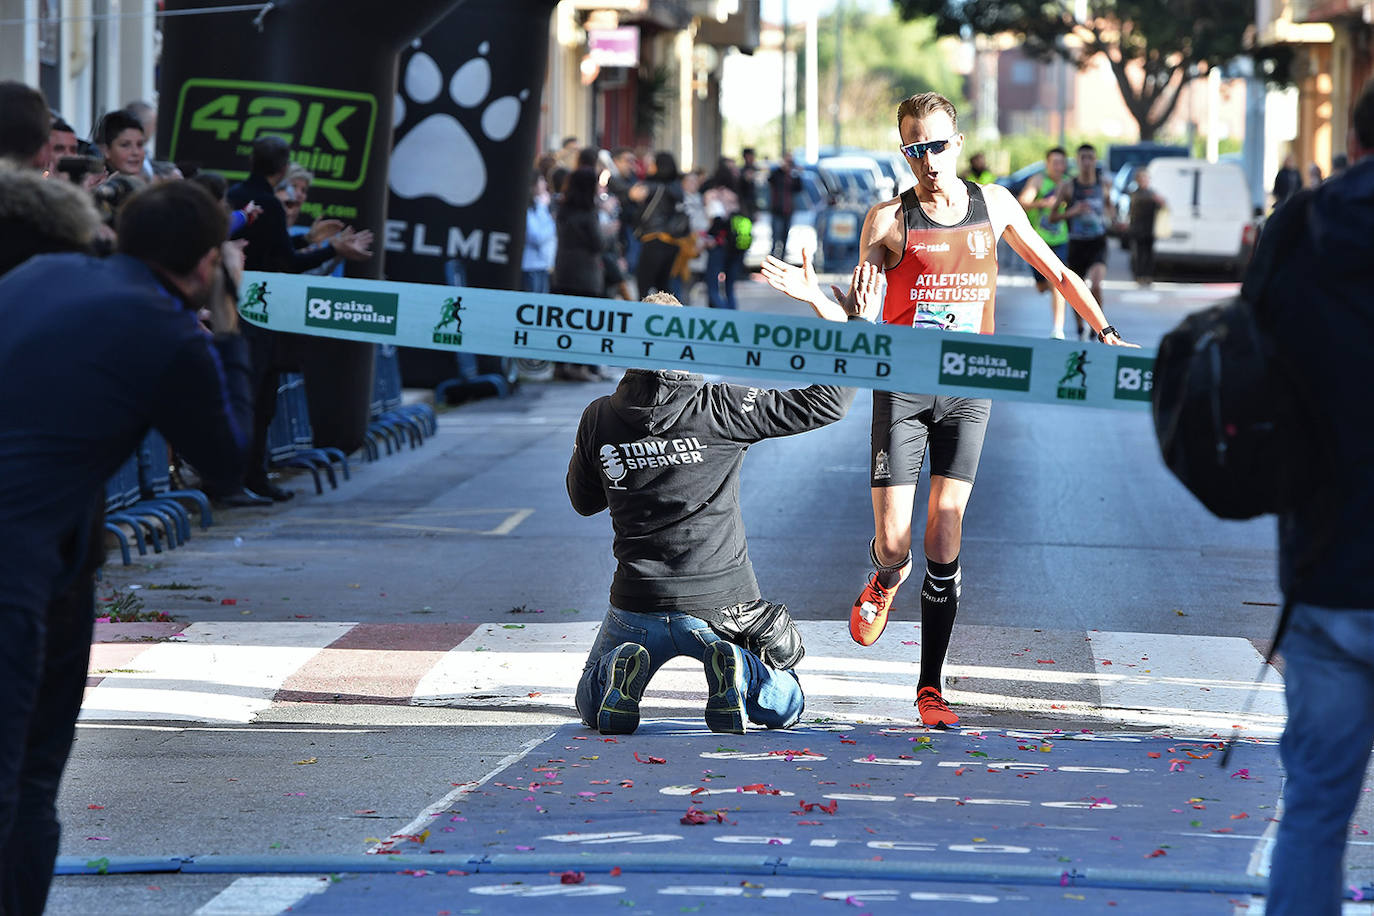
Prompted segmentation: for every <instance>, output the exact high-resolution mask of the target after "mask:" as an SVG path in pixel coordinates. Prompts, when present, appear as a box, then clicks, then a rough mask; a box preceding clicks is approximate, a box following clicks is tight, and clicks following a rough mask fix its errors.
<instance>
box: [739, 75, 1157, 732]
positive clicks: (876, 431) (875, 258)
mask: <svg viewBox="0 0 1374 916" xmlns="http://www.w3.org/2000/svg"><path fill="white" fill-rule="evenodd" d="M957 117H958V116H957V113H956V112H955V109H954V105H953V104H951V103H950V101H949V100H948V99H946V98H945V97H944V96H942V95H939V94H938V93H934V92H926V93H922V94H920V95H914V96H911V97H910V98H908V99H905V100H904V101H903V102H902V103H901V104H900V105H899V106H898V107H897V130H898V132H899V133H900V134H901V138H902V147H901V149H902V153H903V154H904V155H905V156H906V160H907V164H908V165H909V166H910V168H911V171H912V174H913V175H914V176H915V177H916V186H915V187H914V188H911V189H909V190H907V191H905V192H903V193H902V195H901V196H900V197H898V198H894V199H892V200H888V201H885V202H883V203H880V204H876V205H874V207H873V208H872V209H870V210H869V211H868V216H867V217H866V218H865V220H864V228H863V236H862V238H861V240H860V251H859V257H860V260H861V261H866V262H868V263H872V264H874V265H877V266H881V267H882V268H883V269H884V270H885V271H886V279H887V294H886V297H885V299H884V302H883V320H884V321H885V322H887V323H889V324H906V325H911V326H913V327H918V328H935V329H938V330H943V331H962V332H967V333H974V334H976V333H983V334H991V333H992V332H993V329H994V327H995V324H996V322H995V319H994V312H993V307H994V302H995V294H996V290H997V254H996V252H997V240H998V239H999V238H1002V237H1004V236H1005V238H1006V240H1007V242H1008V243H1009V244H1010V245H1011V248H1012V250H1013V251H1015V252H1016V253H1017V254H1019V255H1020V256H1021V257H1023V258H1025V259H1026V261H1027V262H1028V263H1029V264H1030V266H1031V267H1033V268H1035V269H1036V270H1037V271H1039V272H1040V273H1041V274H1043V275H1044V276H1046V277H1048V278H1049V280H1050V282H1051V283H1053V284H1054V286H1055V288H1056V289H1058V290H1059V292H1060V293H1061V294H1063V296H1064V298H1065V299H1067V300H1068V302H1069V304H1070V305H1072V306H1073V308H1074V311H1075V312H1077V313H1079V314H1080V315H1082V316H1083V317H1084V318H1085V319H1086V320H1087V321H1088V323H1089V324H1090V326H1092V327H1093V328H1094V330H1096V331H1097V332H1098V337H1099V339H1100V340H1101V341H1102V342H1103V343H1107V344H1111V345H1114V346H1130V344H1125V343H1124V342H1123V341H1122V339H1121V337H1120V335H1118V334H1117V332H1116V329H1115V328H1112V327H1111V326H1109V325H1108V324H1107V319H1106V318H1105V317H1104V316H1103V314H1102V311H1101V310H1100V309H1099V308H1098V307H1097V303H1096V302H1094V301H1093V299H1092V296H1091V295H1090V294H1089V293H1088V290H1087V288H1086V287H1084V285H1083V283H1082V281H1081V280H1079V279H1078V278H1077V277H1075V276H1073V275H1072V274H1070V273H1069V272H1068V271H1067V270H1066V269H1065V267H1064V265H1063V264H1062V263H1061V262H1060V260H1059V259H1058V258H1057V257H1055V256H1054V252H1052V251H1051V250H1050V248H1049V246H1048V245H1046V244H1045V242H1044V240H1043V239H1041V238H1040V236H1039V235H1037V234H1036V232H1035V230H1034V229H1033V228H1031V224H1030V221H1029V220H1027V218H1026V213H1025V211H1024V210H1022V209H1021V205H1020V204H1019V203H1018V202H1017V201H1016V198H1014V197H1012V195H1011V192H1010V191H1008V190H1006V189H1005V188H1002V187H1000V186H998V185H986V186H980V185H977V184H974V183H973V182H969V181H964V180H961V179H960V178H958V177H957V176H956V174H955V170H956V168H957V167H958V163H959V154H960V151H961V150H962V149H963V145H964V137H963V135H962V134H961V133H959V131H958V127H957V123H958V122H957ZM764 276H765V277H766V278H767V279H768V282H769V283H770V284H772V286H773V287H774V288H776V289H778V290H780V291H782V292H785V293H787V294H788V295H790V296H792V297H793V298H796V299H799V300H801V301H803V302H807V303H809V304H810V305H811V306H812V307H813V308H815V309H816V311H817V313H818V314H820V315H821V316H822V317H827V318H843V317H844V316H845V310H844V309H843V308H842V307H841V306H839V305H837V304H836V303H834V302H832V301H830V299H828V298H827V297H826V296H825V294H824V293H822V292H821V289H820V286H819V285H818V284H817V282H816V275H815V272H814V270H813V269H812V267H811V264H810V260H809V258H808V259H806V260H805V262H804V263H803V265H802V266H801V267H799V268H797V267H791V266H790V265H788V264H785V263H783V262H781V261H777V260H775V259H771V258H770V259H768V260H766V261H765V262H764ZM990 407H991V403H990V402H989V401H988V400H986V399H983V398H961V397H945V396H935V395H922V394H901V393H896V392H887V391H874V392H873V441H872V451H871V462H872V463H871V465H870V466H871V468H872V475H871V486H872V496H873V521H874V529H875V536H874V538H873V541H872V543H871V544H870V546H869V554H870V556H871V557H872V560H873V564H874V566H875V567H876V571H875V572H874V573H873V574H872V575H871V576H870V577H869V581H868V584H867V585H866V586H865V587H864V590H863V592H862V593H861V594H860V595H859V598H858V600H856V601H855V602H854V606H853V608H852V609H851V612H850V618H849V632H850V635H851V636H852V637H853V638H854V640H855V641H856V642H858V643H859V644H860V645H866V646H867V645H872V644H873V643H874V641H876V640H877V638H878V637H879V636H880V635H881V634H882V632H883V628H884V627H885V626H886V625H887V616H888V612H889V611H890V610H891V608H892V603H893V600H894V599H895V598H896V595H897V588H898V586H900V585H901V584H902V582H904V581H905V580H906V578H907V576H908V575H909V574H910V572H911V567H912V557H911V513H912V508H913V506H914V503H915V497H916V484H917V481H918V480H919V479H920V474H921V464H922V461H923V459H924V458H925V452H926V444H927V442H929V443H930V452H931V477H930V495H929V502H928V512H927V520H926V530H925V539H924V547H925V556H926V575H925V580H924V583H923V585H922V588H921V673H920V678H919V680H918V681H917V689H916V705H917V708H918V709H919V710H920V713H921V720H922V721H923V722H924V723H925V724H927V725H935V726H947V725H952V724H953V723H955V722H958V721H959V717H958V716H957V715H955V714H954V712H953V711H952V710H951V709H950V708H949V705H948V704H947V703H946V702H945V700H944V697H943V696H942V693H941V691H942V687H943V678H942V676H941V675H942V669H943V666H944V658H945V652H946V650H947V649H948V647H949V637H950V633H951V632H952V631H953V629H954V616H955V613H956V611H957V610H958V601H959V595H960V573H959V548H960V543H961V540H962V536H963V521H964V509H965V507H966V506H967V505H968V499H969V495H970V494H971V493H972V492H973V480H974V476H975V473H976V472H977V470H978V458H979V455H980V454H981V452H982V448H983V433H984V430H985V428H986V426H987V421H988V414H989V410H990Z"/></svg>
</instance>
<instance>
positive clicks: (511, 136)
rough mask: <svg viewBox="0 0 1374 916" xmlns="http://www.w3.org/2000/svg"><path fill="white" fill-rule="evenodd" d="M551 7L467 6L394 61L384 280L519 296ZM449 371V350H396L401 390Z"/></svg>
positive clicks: (533, 2)
mask: <svg viewBox="0 0 1374 916" xmlns="http://www.w3.org/2000/svg"><path fill="white" fill-rule="evenodd" d="M554 5H555V4H554V2H553V0H466V2H465V3H463V5H462V6H461V7H460V8H458V9H457V10H455V11H454V12H452V13H450V14H449V15H447V16H445V17H444V18H443V19H442V20H440V21H439V22H438V23H437V24H436V25H435V26H434V27H433V28H431V29H430V30H429V31H427V32H426V33H425V34H424V35H423V36H422V37H421V38H420V39H419V40H418V41H416V42H412V44H411V45H410V47H408V48H406V49H405V50H404V51H402V52H401V59H400V66H399V69H398V73H399V80H398V82H399V88H398V92H397V95H396V108H395V114H394V117H393V123H394V124H395V140H394V144H393V148H392V152H391V170H390V174H389V176H388V189H389V191H390V195H391V196H390V202H389V204H388V206H387V221H386V232H385V236H384V245H385V247H386V275H387V279H390V280H402V281H409V282H414V283H444V284H450V285H452V284H457V285H460V286H479V287H485V288H487V289H509V290H516V289H519V288H520V255H521V252H522V251H523V249H524V246H525V208H526V205H527V202H528V196H527V195H528V190H529V185H530V175H531V173H532V170H533V168H534V160H535V156H536V152H537V151H536V149H535V146H536V143H537V142H538V136H537V135H538V127H539V110H540V96H541V93H542V91H543V88H544V76H545V73H546V72H547V69H548V48H549V17H550V15H551V14H552V12H553V8H554ZM454 365H455V362H454V356H453V354H451V353H439V352H435V351H427V350H416V349H411V348H403V349H402V351H401V369H402V372H403V373H404V375H405V380H406V384H408V385H413V386H418V387H433V386H434V385H436V384H438V383H439V382H441V381H443V380H444V379H448V378H452V377H453V376H454V374H455V372H454ZM488 369H489V371H497V370H496V368H495V367H488Z"/></svg>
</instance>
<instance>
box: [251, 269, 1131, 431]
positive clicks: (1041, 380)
mask: <svg viewBox="0 0 1374 916" xmlns="http://www.w3.org/2000/svg"><path fill="white" fill-rule="evenodd" d="M239 312H240V314H241V315H242V316H243V317H244V319H245V320H248V321H251V322H252V323H254V324H256V325H259V326H262V327H266V328H270V329H272V330H277V331H287V332H292V333H298V334H309V335H313V336H318V337H332V338H338V339H343V340H357V341H373V342H382V343H391V344H396V345H398V346H404V347H420V348H425V349H434V350H464V351H468V352H472V353H485V354H490V355H493V356H510V357H519V358H525V359H536V360H556V361H559V362H570V363H589V364H595V365H609V366H621V367H630V366H638V367H642V368H651V369H685V370H688V371H691V372H701V373H706V374H713V375H723V376H732V377H737V378H742V379H768V380H770V381H771V382H773V383H775V384H778V385H783V386H795V385H805V384H811V383H813V382H819V383H823V384H835V385H853V386H856V387H860V388H876V389H883V390H889V391H908V392H919V393H923V394H944V395H962V396H969V397H990V398H994V399H997V400H1014V401H1035V402H1040V403H1047V404H1063V405H1065V406H1070V407H1105V408H1118V409H1125V410H1148V409H1149V403H1150V390H1151V384H1152V377H1153V367H1154V358H1155V354H1154V352H1153V351H1151V350H1129V351H1123V350H1120V349H1117V348H1109V347H1106V346H1104V345H1102V344H1097V343H1087V344H1084V343H1078V342H1074V341H1065V340H1040V339H1034V338H1025V337H1010V336H995V337H983V336H978V335H972V334H956V333H950V332H944V331H932V330H928V329H916V328H907V327H899V326H896V325H873V324H869V323H867V322H860V321H851V322H847V323H843V324H842V323H838V322H830V321H824V320H822V319H820V318H815V317H810V316H797V315H783V314H775V313H770V312H737V311H717V310H712V309H701V308H672V307H665V306H661V305H650V304H647V303H643V302H626V301H623V300H612V299H591V298H583V297H578V296H555V295H541V294H535V293H519V292H509V291H506V290H491V289H474V288H467V287H454V286H438V285H433V284H426V283H396V282H389V281H382V280H355V279H348V278H336V277H314V276H298V275H292V274H269V273H255V272H250V273H248V274H247V275H246V276H245V278H244V282H243V295H242V301H241V302H240V304H239Z"/></svg>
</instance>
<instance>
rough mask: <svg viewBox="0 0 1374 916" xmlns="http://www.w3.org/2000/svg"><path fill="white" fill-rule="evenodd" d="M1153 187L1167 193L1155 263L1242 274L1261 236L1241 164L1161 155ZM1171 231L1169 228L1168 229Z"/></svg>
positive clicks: (1158, 228) (1153, 172) (1155, 165)
mask: <svg viewBox="0 0 1374 916" xmlns="http://www.w3.org/2000/svg"><path fill="white" fill-rule="evenodd" d="M1150 186H1151V187H1152V188H1153V189H1154V190H1155V191H1156V192H1157V193H1158V194H1159V195H1160V196H1161V197H1163V198H1164V202H1165V204H1166V208H1165V214H1164V218H1163V219H1162V220H1160V222H1158V223H1156V231H1157V232H1158V233H1159V235H1158V236H1157V237H1156V239H1155V263H1156V264H1157V265H1159V267H1160V268H1161V269H1163V268H1165V267H1168V266H1174V267H1183V266H1196V267H1204V268H1208V269H1219V270H1223V271H1226V272H1227V273H1230V274H1233V275H1235V276H1236V277H1237V278H1239V277H1240V276H1241V275H1242V274H1244V272H1245V266H1246V265H1247V264H1248V263H1249V261H1250V255H1251V254H1252V253H1253V251H1254V247H1255V239H1256V236H1257V235H1258V224H1257V222H1256V218H1255V211H1254V204H1253V202H1252V201H1251V199H1250V185H1249V182H1247V181H1246V179H1245V172H1244V171H1243V170H1242V169H1241V168H1240V166H1238V165H1235V164H1234V163H1230V162H1208V161H1207V160H1205V159H1176V158H1166V159H1156V160H1154V161H1153V162H1151V163H1150ZM1166 230H1167V231H1166Z"/></svg>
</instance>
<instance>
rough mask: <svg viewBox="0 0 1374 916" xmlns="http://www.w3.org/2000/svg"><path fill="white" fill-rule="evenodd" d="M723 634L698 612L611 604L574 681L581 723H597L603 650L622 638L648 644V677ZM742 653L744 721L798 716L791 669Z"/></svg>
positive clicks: (776, 724)
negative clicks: (647, 610)
mask: <svg viewBox="0 0 1374 916" xmlns="http://www.w3.org/2000/svg"><path fill="white" fill-rule="evenodd" d="M721 638H722V637H721V636H720V635H719V634H717V633H716V632H715V631H714V630H712V629H711V625H710V624H708V623H707V622H706V621H704V620H702V619H701V618H700V617H693V616H692V615H691V614H682V613H660V614H640V613H634V612H631V611H622V610H620V609H619V608H615V607H612V608H610V609H609V610H607V611H606V618H605V620H603V621H602V622H601V633H600V635H598V636H597V638H596V642H595V643H593V644H592V649H591V651H590V652H588V653H587V664H586V666H585V667H583V669H582V678H581V679H580V680H579V681H578V683H577V711H578V713H579V714H581V716H582V722H583V724H585V725H587V726H588V727H590V728H595V727H596V712H597V710H598V709H599V708H600V706H601V697H602V694H604V693H605V692H606V677H607V674H608V672H609V671H610V659H609V658H608V656H609V655H610V652H611V650H612V649H614V648H615V647H616V646H618V645H620V644H621V643H626V642H633V643H638V644H639V645H641V646H643V647H644V648H646V649H648V650H649V677H650V678H653V676H654V674H655V673H656V672H657V671H658V669H659V668H661V667H663V664H664V662H667V661H669V660H670V659H674V658H677V657H678V656H679V655H690V656H691V657H692V658H695V659H696V660H697V661H699V662H700V661H705V659H706V650H707V649H708V648H710V646H711V644H712V643H714V642H716V641H717V640H719V639H721ZM740 654H741V655H743V656H744V662H745V666H746V667H747V669H748V670H747V671H746V672H745V678H744V679H745V684H746V685H747V690H746V693H745V697H744V712H745V714H746V715H747V716H748V717H749V721H750V722H753V723H754V724H755V725H762V726H764V727H765V728H787V727H788V726H791V725H795V724H796V722H797V720H798V719H800V718H801V714H802V709H803V707H804V706H805V705H806V700H805V697H803V696H802V689H801V684H800V683H799V682H798V681H797V675H796V674H794V673H793V672H792V670H791V669H788V670H785V671H780V670H777V669H775V668H770V667H768V666H767V665H766V664H764V663H763V660H762V659H760V658H759V657H758V656H757V655H755V654H754V653H752V652H750V651H749V650H748V649H743V648H742V649H740Z"/></svg>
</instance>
